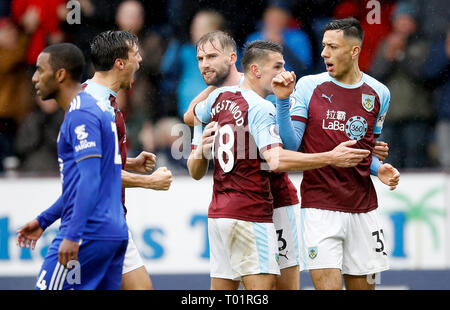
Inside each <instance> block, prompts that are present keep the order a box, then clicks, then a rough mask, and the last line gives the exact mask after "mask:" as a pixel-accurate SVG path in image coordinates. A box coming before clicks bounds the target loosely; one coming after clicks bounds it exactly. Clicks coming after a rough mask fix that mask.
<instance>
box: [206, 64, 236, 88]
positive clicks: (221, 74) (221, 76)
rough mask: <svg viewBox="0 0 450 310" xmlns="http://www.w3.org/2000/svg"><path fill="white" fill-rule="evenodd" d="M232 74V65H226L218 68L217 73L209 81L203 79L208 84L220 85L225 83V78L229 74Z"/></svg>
mask: <svg viewBox="0 0 450 310" xmlns="http://www.w3.org/2000/svg"><path fill="white" fill-rule="evenodd" d="M229 74H230V66H226V67H224V69H223V70H216V75H215V76H214V78H212V79H211V80H209V81H207V80H205V79H203V80H204V81H205V83H206V85H208V86H210V85H212V86H217V87H220V86H222V85H223V83H224V82H225V80H226V79H227V77H228V75H229Z"/></svg>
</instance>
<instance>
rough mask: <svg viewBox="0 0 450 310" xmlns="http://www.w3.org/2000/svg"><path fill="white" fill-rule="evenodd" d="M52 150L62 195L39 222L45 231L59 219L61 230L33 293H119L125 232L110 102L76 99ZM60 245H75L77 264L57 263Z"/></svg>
mask: <svg viewBox="0 0 450 310" xmlns="http://www.w3.org/2000/svg"><path fill="white" fill-rule="evenodd" d="M57 144H58V161H59V167H60V175H61V181H62V194H61V196H60V197H59V199H58V200H57V202H56V203H55V204H54V205H53V206H51V207H50V208H49V209H47V210H46V211H44V212H43V213H42V214H40V215H39V216H38V221H39V224H40V225H41V227H42V228H43V229H45V228H46V227H47V226H48V225H49V224H51V223H52V221H53V220H54V219H55V217H56V216H57V215H60V217H61V225H60V228H59V232H58V234H57V236H56V237H55V239H54V240H53V242H52V245H51V246H50V248H49V250H48V252H47V255H46V257H45V260H44V263H43V265H42V268H41V271H40V273H39V276H38V281H37V284H36V289H47V290H58V289H63V290H64V289H120V287H121V279H122V265H123V259H124V255H125V251H126V248H127V243H128V228H127V224H126V221H125V214H124V210H123V207H122V203H121V189H122V183H121V164H122V160H121V157H120V152H119V147H118V140H117V127H116V124H115V121H114V114H113V113H112V112H111V109H110V108H109V102H104V101H98V100H96V99H94V98H93V97H92V96H91V95H89V94H87V93H85V92H81V93H79V94H78V95H77V96H76V97H75V98H74V99H73V100H72V102H71V104H70V106H69V107H68V109H67V112H66V116H65V119H64V122H63V123H62V125H61V128H60V132H59V135H58V140H57ZM64 239H67V240H70V241H73V242H78V243H79V252H78V258H77V260H76V261H70V262H69V263H68V264H67V268H66V267H64V266H62V265H60V264H59V262H58V249H59V246H60V244H61V242H62V241H63V240H64Z"/></svg>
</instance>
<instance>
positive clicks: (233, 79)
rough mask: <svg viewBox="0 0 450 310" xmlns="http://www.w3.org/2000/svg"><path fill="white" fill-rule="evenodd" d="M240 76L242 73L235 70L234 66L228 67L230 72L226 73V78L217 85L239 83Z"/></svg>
mask: <svg viewBox="0 0 450 310" xmlns="http://www.w3.org/2000/svg"><path fill="white" fill-rule="evenodd" d="M241 77H242V74H241V73H240V72H239V71H238V70H237V68H236V66H233V67H232V68H231V69H230V73H229V74H228V76H227V78H226V79H225V81H224V82H223V83H222V85H220V86H219V87H223V86H234V85H239V82H240V81H241Z"/></svg>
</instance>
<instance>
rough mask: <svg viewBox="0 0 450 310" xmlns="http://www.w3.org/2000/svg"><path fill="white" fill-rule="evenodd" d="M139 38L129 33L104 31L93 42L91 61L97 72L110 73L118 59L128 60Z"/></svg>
mask: <svg viewBox="0 0 450 310" xmlns="http://www.w3.org/2000/svg"><path fill="white" fill-rule="evenodd" d="M137 44H138V38H137V37H136V36H135V35H133V34H132V33H131V32H129V31H112V30H108V31H104V32H102V33H100V34H98V35H97V36H95V37H94V38H93V39H92V41H91V60H92V64H93V65H94V69H95V71H109V70H111V69H112V67H113V66H114V62H115V61H116V59H117V58H121V59H128V51H129V50H130V48H132V47H133V46H135V45H137Z"/></svg>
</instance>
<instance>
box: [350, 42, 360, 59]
mask: <svg viewBox="0 0 450 310" xmlns="http://www.w3.org/2000/svg"><path fill="white" fill-rule="evenodd" d="M360 53H361V47H360V46H359V45H355V46H353V47H352V59H356V58H358V56H359V54H360Z"/></svg>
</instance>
